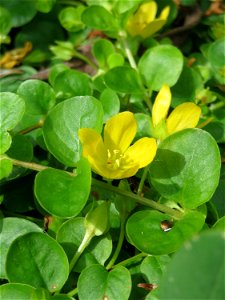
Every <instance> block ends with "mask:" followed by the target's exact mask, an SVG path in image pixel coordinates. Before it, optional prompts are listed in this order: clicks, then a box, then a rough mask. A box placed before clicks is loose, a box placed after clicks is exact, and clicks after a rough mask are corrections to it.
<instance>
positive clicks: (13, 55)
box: [0, 42, 32, 69]
mask: <svg viewBox="0 0 225 300" xmlns="http://www.w3.org/2000/svg"><path fill="white" fill-rule="evenodd" d="M31 50H32V44H31V42H26V43H25V44H24V47H23V48H16V49H13V50H11V51H8V52H6V53H5V54H4V55H3V57H2V58H1V59H0V67H2V68H5V69H12V68H13V67H14V66H16V65H19V64H20V63H21V62H22V61H23V59H24V58H25V56H26V55H27V54H28V53H29V52H30V51H31Z"/></svg>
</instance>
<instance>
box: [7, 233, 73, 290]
mask: <svg viewBox="0 0 225 300" xmlns="http://www.w3.org/2000/svg"><path fill="white" fill-rule="evenodd" d="M6 273H7V277H8V279H9V281H10V282H18V283H26V284H30V285H32V286H34V287H36V288H46V289H48V290H49V292H56V291H58V290H60V289H61V288H62V287H63V285H64V283H65V282H66V280H67V278H68V275H69V263H68V260H67V257H66V254H65V252H64V251H63V249H62V248H61V246H60V245H59V244H58V243H57V242H56V241H55V240H53V239H52V238H50V237H49V236H47V235H46V234H44V233H39V232H32V233H28V234H25V235H23V236H20V237H18V238H17V239H16V240H15V241H14V242H13V243H12V245H11V246H10V248H9V251H8V254H7V261H6Z"/></svg>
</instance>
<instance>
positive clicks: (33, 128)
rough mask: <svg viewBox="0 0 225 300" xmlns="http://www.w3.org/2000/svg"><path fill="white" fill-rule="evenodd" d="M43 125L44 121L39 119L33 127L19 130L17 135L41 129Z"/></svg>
mask: <svg viewBox="0 0 225 300" xmlns="http://www.w3.org/2000/svg"><path fill="white" fill-rule="evenodd" d="M43 124H44V120H43V119H41V120H39V121H38V122H37V123H36V124H34V125H33V126H30V127H28V128H25V129H23V130H21V131H20V132H19V134H27V133H29V132H31V131H33V130H35V129H38V128H41V127H42V126H43Z"/></svg>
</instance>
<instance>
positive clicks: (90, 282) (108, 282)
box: [78, 265, 131, 300]
mask: <svg viewBox="0 0 225 300" xmlns="http://www.w3.org/2000/svg"><path fill="white" fill-rule="evenodd" d="M87 287H88V288H87ZM130 291H131V278H130V273H129V271H128V270H127V269H126V268H124V267H122V266H118V267H115V268H114V269H113V270H112V271H110V272H109V273H108V272H107V271H106V270H105V268H104V267H102V266H99V265H93V266H90V267H87V268H86V269H85V270H84V271H83V272H82V273H81V275H80V277H79V279H78V295H79V299H80V300H91V299H95V300H102V299H104V297H105V298H107V299H108V300H115V299H120V300H127V299H128V298H129V294H130Z"/></svg>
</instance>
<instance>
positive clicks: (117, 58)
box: [107, 53, 124, 69]
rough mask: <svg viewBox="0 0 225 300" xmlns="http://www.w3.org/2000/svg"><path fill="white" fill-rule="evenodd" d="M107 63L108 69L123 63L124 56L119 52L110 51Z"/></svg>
mask: <svg viewBox="0 0 225 300" xmlns="http://www.w3.org/2000/svg"><path fill="white" fill-rule="evenodd" d="M107 63H108V66H109V68H110V69H111V68H115V67H119V66H122V65H123V64H124V57H123V55H122V54H120V53H112V54H110V55H109V57H108V59H107Z"/></svg>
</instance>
